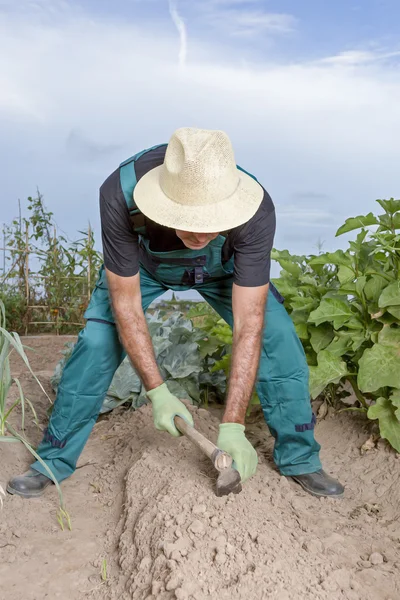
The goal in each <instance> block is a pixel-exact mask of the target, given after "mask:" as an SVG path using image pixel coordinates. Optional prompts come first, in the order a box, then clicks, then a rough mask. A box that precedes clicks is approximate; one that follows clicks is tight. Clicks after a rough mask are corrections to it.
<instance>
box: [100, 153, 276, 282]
mask: <svg viewBox="0 0 400 600" xmlns="http://www.w3.org/2000/svg"><path fill="white" fill-rule="evenodd" d="M166 148H167V145H166V144H165V145H163V146H161V147H159V148H156V149H155V150H150V151H149V152H146V153H145V154H143V155H142V156H141V157H140V158H139V159H138V160H137V161H136V162H135V172H136V178H137V180H138V181H139V179H140V178H141V177H143V175H144V174H145V173H147V172H148V171H150V170H151V169H154V167H158V166H159V165H161V164H162V163H163V161H164V156H165V151H166ZM100 216H101V228H102V241H103V254H104V264H105V266H106V267H107V269H109V270H110V271H111V272H112V273H115V274H116V275H120V276H121V277H131V276H133V275H136V273H138V271H139V244H138V235H137V233H135V232H134V230H133V225H132V222H131V218H130V214H129V210H128V207H127V205H126V201H125V197H124V193H123V191H122V188H121V182H120V175H119V168H118V169H117V170H116V171H114V173H112V174H111V175H110V176H109V177H108V178H107V179H106V181H105V182H104V183H103V185H102V186H101V188H100ZM145 223H146V232H147V236H148V238H149V245H150V249H151V250H154V251H155V252H169V251H171V250H180V249H186V246H185V245H184V244H183V242H182V240H180V239H179V238H178V236H177V235H176V233H175V230H174V229H170V228H168V227H164V226H162V225H158V224H157V223H154V221H151V220H150V219H147V218H146V219H145ZM274 235H275V208H274V205H273V202H272V200H271V198H270V196H269V194H268V193H267V192H266V191H265V190H264V198H263V200H262V203H261V205H260V207H259V209H258V210H257V212H256V214H255V215H254V217H252V218H251V219H250V220H249V221H248V222H247V223H245V224H244V225H240V226H239V227H235V228H234V229H232V230H231V231H230V232H229V233H228V235H227V237H226V241H225V243H224V245H223V248H222V262H223V263H224V262H227V261H228V260H229V259H230V258H231V256H232V255H234V282H235V283H236V284H237V285H240V286H244V287H256V286H260V285H265V284H266V283H268V282H269V274H270V266H271V249H272V245H273V241H274Z"/></svg>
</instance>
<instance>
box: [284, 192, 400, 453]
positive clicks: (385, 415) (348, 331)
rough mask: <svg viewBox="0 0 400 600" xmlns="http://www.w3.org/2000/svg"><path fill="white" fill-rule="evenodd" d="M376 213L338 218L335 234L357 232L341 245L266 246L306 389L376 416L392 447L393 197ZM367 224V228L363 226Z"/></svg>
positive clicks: (399, 378)
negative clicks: (329, 248)
mask: <svg viewBox="0 0 400 600" xmlns="http://www.w3.org/2000/svg"><path fill="white" fill-rule="evenodd" d="M377 202H378V204H379V206H380V207H381V208H382V209H383V213H382V214H379V215H374V214H373V213H369V214H367V215H365V216H364V215H361V216H357V217H352V218H349V219H347V220H346V222H345V223H344V225H342V227H340V228H339V229H338V231H337V233H336V235H337V236H339V235H342V234H345V233H348V232H351V231H356V230H360V231H359V233H358V234H357V236H356V238H355V240H353V241H350V242H349V246H348V248H347V250H345V251H343V250H337V251H336V252H327V253H323V254H322V253H321V254H319V255H310V256H294V255H291V254H290V253H289V252H288V251H287V250H283V251H278V250H274V251H273V258H274V259H275V260H276V261H277V262H278V263H279V264H280V266H281V267H282V270H281V273H280V277H279V278H278V279H275V280H273V282H274V283H275V284H276V286H277V287H278V289H279V291H280V292H281V293H282V294H283V295H284V296H285V305H286V308H287V310H288V311H289V313H290V315H291V317H292V320H293V322H294V324H295V327H296V330H297V333H298V335H299V337H300V339H301V341H302V343H303V346H304V349H305V352H306V356H307V360H308V363H309V366H310V393H311V396H312V398H316V397H317V396H319V395H320V394H322V393H327V392H330V394H331V395H332V396H334V395H336V394H338V393H339V394H340V392H339V385H338V384H339V383H341V384H343V383H344V382H345V381H347V382H348V383H349V384H350V386H351V387H352V389H353V391H354V395H355V398H356V402H355V406H353V407H352V408H353V409H356V410H360V411H362V412H365V413H366V414H367V415H368V418H370V419H377V420H378V422H379V427H380V433H381V436H382V437H383V438H386V439H387V440H388V441H389V443H390V444H391V445H392V446H393V447H394V448H395V449H396V450H397V451H398V452H400V327H399V326H400V234H399V230H400V200H394V199H390V200H377ZM371 226H375V227H374V229H373V230H370V229H369V228H370V227H371Z"/></svg>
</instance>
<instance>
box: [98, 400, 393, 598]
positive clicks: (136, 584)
mask: <svg viewBox="0 0 400 600" xmlns="http://www.w3.org/2000/svg"><path fill="white" fill-rule="evenodd" d="M191 410H192V413H193V415H194V419H195V424H196V427H197V428H198V430H199V431H201V432H202V433H203V434H204V435H206V436H207V437H209V438H210V439H212V440H213V441H215V440H216V437H217V428H218V421H217V420H216V419H215V418H214V417H212V415H211V414H210V413H209V412H207V411H205V410H202V409H200V410H196V409H193V408H191ZM123 430H124V432H120V433H122V438H124V437H125V435H126V431H127V430H129V437H130V441H129V442H127V439H126V438H125V443H126V446H125V447H124V452H123V454H124V457H123V459H122V460H124V461H128V462H130V463H131V466H130V468H129V470H128V472H127V476H126V487H125V499H124V502H123V514H122V516H121V520H120V524H119V528H118V532H117V534H116V536H115V540H114V541H115V545H116V548H117V554H118V563H119V567H120V571H119V574H118V576H117V577H116V578H115V579H114V581H113V582H112V585H110V587H109V591H108V594H107V597H109V598H111V599H116V598H121V599H126V600H128V599H132V600H144V599H146V600H153V599H154V600H155V599H157V600H170V599H174V598H176V599H178V600H205V599H209V598H218V599H219V600H241V599H243V600H244V599H245V598H246V599H248V598H251V599H252V600H258V599H260V600H261V599H264V598H271V599H274V598H276V599H277V600H292V599H293V600H298V599H302V600H311V599H312V600H329V599H333V598H335V599H336V598H346V599H348V600H369V599H371V600H372V599H376V598H382V599H385V600H389V599H391V600H394V599H395V598H398V597H399V591H400V571H399V566H400V552H399V546H398V542H399V541H400V537H399V534H400V526H399V525H398V524H397V523H395V522H392V523H391V522H390V521H386V524H385V525H386V528H387V531H386V533H387V537H386V538H383V537H381V536H382V532H380V535H378V537H376V536H375V529H376V527H377V526H378V528H379V525H381V524H382V523H381V520H382V519H383V518H384V516H385V510H384V509H383V507H382V506H381V507H379V506H377V505H368V504H367V503H364V504H362V505H361V506H360V507H359V508H358V509H357V508H355V509H353V510H352V512H351V513H350V514H348V508H349V507H348V505H346V503H345V504H344V505H343V501H341V500H330V499H329V500H328V499H322V500H318V499H314V498H312V497H310V496H307V495H305V494H304V493H303V492H302V491H301V490H299V488H298V487H297V486H295V485H294V484H293V483H290V482H289V480H288V479H287V478H285V477H281V476H280V475H279V474H278V473H277V472H276V471H275V470H273V469H271V466H270V465H268V464H266V463H265V461H263V460H261V464H260V466H259V469H258V472H257V475H256V477H254V478H253V479H251V480H250V481H248V482H247V483H246V485H245V486H244V489H243V492H242V493H241V494H239V495H238V496H229V497H225V498H218V497H216V496H215V495H214V492H213V488H214V485H215V473H214V472H213V469H212V467H210V465H209V464H208V461H207V460H206V459H204V458H203V457H202V456H200V455H199V453H198V451H197V450H196V449H195V448H194V447H193V446H192V444H191V443H190V442H189V441H188V440H186V439H185V438H181V439H179V440H178V441H177V440H175V439H173V438H171V437H169V436H168V435H166V434H162V433H159V432H156V431H155V430H154V427H153V424H152V418H151V408H150V407H144V408H142V409H140V410H139V411H137V412H135V413H134V414H132V413H131V415H129V416H128V422H125V423H124V426H123ZM120 443H121V439H120ZM386 458H389V459H390V461H389V462H391V463H393V464H392V466H393V467H395V466H398V465H399V463H398V462H397V461H396V460H395V458H394V456H393V455H392V454H391V453H389V454H388V456H387V457H386ZM119 460H121V456H119V459H118V461H119ZM386 466H387V465H386ZM380 472H382V471H381V470H380ZM346 479H347V477H346ZM398 484H399V480H398V478H397V491H398V489H399V487H398ZM350 493H351V492H350ZM392 500H393V501H395V498H392ZM341 503H342V504H341ZM386 508H387V509H388V510H389V512H388V514H387V516H389V513H390V514H391V516H392V517H393V516H394V513H393V510H392V511H390V507H389V506H386ZM392 509H394V510H398V508H397V506H396V505H394V506H393V507H392ZM386 512H387V511H386ZM345 521H347V522H345ZM394 542H396V543H394ZM396 546H397V548H396Z"/></svg>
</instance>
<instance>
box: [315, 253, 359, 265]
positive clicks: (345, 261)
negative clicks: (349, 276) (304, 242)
mask: <svg viewBox="0 0 400 600" xmlns="http://www.w3.org/2000/svg"><path fill="white" fill-rule="evenodd" d="M308 264H309V265H344V266H346V267H351V265H352V261H351V257H350V255H349V254H347V253H345V252H343V250H336V252H326V253H325V254H319V255H318V256H315V257H314V258H312V259H311V260H310V261H309V262H308Z"/></svg>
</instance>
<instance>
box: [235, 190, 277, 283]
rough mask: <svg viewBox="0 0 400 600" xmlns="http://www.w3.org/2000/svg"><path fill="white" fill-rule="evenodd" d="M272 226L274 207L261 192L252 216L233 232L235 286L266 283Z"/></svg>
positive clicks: (274, 224)
mask: <svg viewBox="0 0 400 600" xmlns="http://www.w3.org/2000/svg"><path fill="white" fill-rule="evenodd" d="M275 229H276V218H275V208H274V205H273V203H272V200H271V198H270V196H269V195H268V194H267V192H265V194H264V199H263V201H262V203H261V206H260V208H259V209H258V211H257V212H256V214H255V215H254V217H252V219H250V221H248V222H247V223H246V224H245V225H242V226H241V227H240V228H238V229H237V230H236V231H235V232H234V239H233V253H234V282H235V283H236V284H237V285H239V286H243V287H258V286H261V285H266V284H267V283H269V280H270V270H271V250H272V247H273V243H274V237H275Z"/></svg>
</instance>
